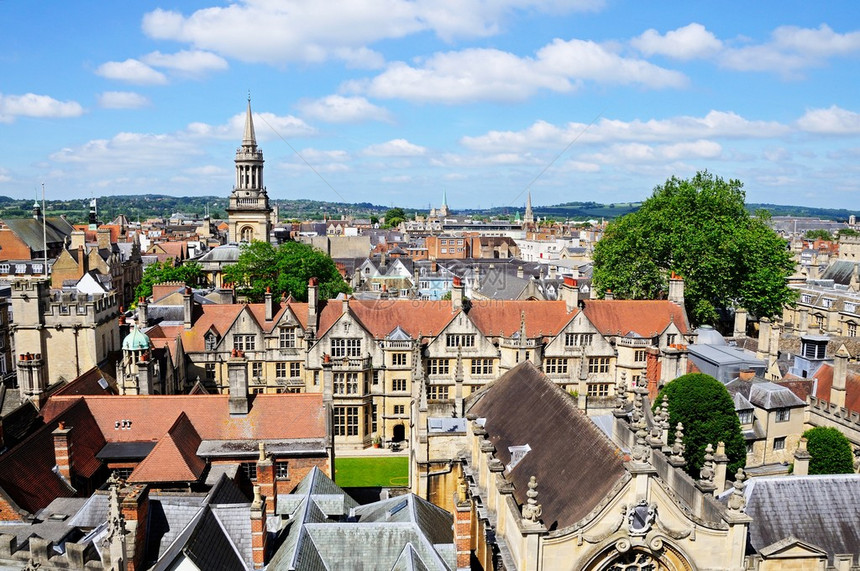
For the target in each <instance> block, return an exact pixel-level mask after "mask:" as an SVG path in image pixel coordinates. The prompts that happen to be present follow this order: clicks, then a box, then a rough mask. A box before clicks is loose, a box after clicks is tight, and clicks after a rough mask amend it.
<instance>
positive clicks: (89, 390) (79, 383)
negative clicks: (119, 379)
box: [53, 367, 116, 395]
mask: <svg viewBox="0 0 860 571" xmlns="http://www.w3.org/2000/svg"><path fill="white" fill-rule="evenodd" d="M101 382H104V384H105V385H106V386H104V387H103V386H102V385H101V384H100V383H101ZM53 394H54V395H110V394H116V381H115V380H114V378H113V377H112V376H110V375H107V374H105V373H104V372H103V371H102V370H101V369H99V368H98V367H93V368H92V369H90V370H89V371H87V372H86V373H84V374H83V375H81V376H80V377H78V378H77V379H75V380H73V381H71V382H69V383H66V384H65V385H63V386H62V387H60V388H59V389H57V390H56V391H54V393H53Z"/></svg>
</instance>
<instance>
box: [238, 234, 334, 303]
mask: <svg viewBox="0 0 860 571" xmlns="http://www.w3.org/2000/svg"><path fill="white" fill-rule="evenodd" d="M310 278H317V279H318V280H319V296H320V298H321V299H329V298H332V297H336V296H337V294H339V293H341V292H343V293H349V292H350V291H351V290H350V288H349V285H347V283H346V282H345V281H343V277H341V275H340V272H338V270H337V266H335V264H334V261H333V260H332V259H331V258H330V257H329V256H327V255H326V254H324V253H323V252H321V251H320V250H317V249H315V248H313V247H312V246H309V245H308V244H302V243H300V242H285V243H283V244H281V245H280V246H278V247H277V248H276V247H274V246H272V245H271V244H269V243H268V242H258V241H255V242H251V243H250V244H246V245H243V246H242V250H241V253H240V254H239V260H238V261H237V262H236V264H234V265H232V266H228V267H227V268H225V269H224V281H225V282H233V283H235V284H237V286H238V291H239V293H241V294H243V295H246V296H247V297H248V299H250V300H251V301H260V300H262V299H263V296H264V294H265V293H266V288H271V291H272V292H276V293H281V292H285V293H288V294H292V296H293V297H294V298H296V299H297V300H299V301H307V299H308V280H309V279H310Z"/></svg>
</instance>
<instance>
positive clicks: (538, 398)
mask: <svg viewBox="0 0 860 571" xmlns="http://www.w3.org/2000/svg"><path fill="white" fill-rule="evenodd" d="M467 406H468V410H469V412H471V413H474V414H476V415H478V417H483V418H486V421H485V423H484V428H485V429H486V430H487V433H488V437H489V439H490V441H491V442H492V443H493V444H494V445H495V447H496V452H495V456H496V458H498V459H499V460H501V461H502V463H503V464H505V465H506V466H507V465H508V464H509V463H510V461H511V451H510V449H509V447H512V446H524V445H526V444H527V445H528V446H529V447H530V450H529V451H528V452H527V453H526V454H525V456H524V457H523V458H522V459H521V460H520V461H519V462H518V463H517V464H516V466H515V467H514V468H513V469H508V470H506V471H505V473H504V475H505V478H506V479H507V481H508V482H510V483H512V484H513V485H514V489H515V491H514V497H515V498H516V500H517V502H518V503H520V504H522V503H524V502H525V501H526V500H527V497H526V491H527V490H528V489H529V488H528V482H529V479H530V478H531V476H535V477H536V478H537V482H538V492H539V494H540V495H539V497H538V503H540V504H541V505H542V506H543V517H542V519H543V521H544V522H545V523H546V525H547V527H549V528H551V529H556V528H559V529H560V528H564V527H567V526H570V525H572V524H574V523H576V522H577V521H579V520H580V519H582V518H583V517H585V516H586V515H587V514H588V513H589V512H591V510H592V509H593V508H594V507H595V506H596V505H597V503H598V502H600V500H602V499H603V498H604V497H605V496H606V495H607V494H608V493H609V492H610V491H611V490H612V488H613V487H614V486H615V485H616V483H617V482H618V481H619V480H620V479H621V478H623V477H625V476H626V474H627V472H626V470H625V469H624V466H623V464H622V458H621V454H620V452H619V451H618V449H617V448H616V447H615V446H614V445H613V444H612V443H611V442H610V441H609V440H608V439H607V437H606V436H605V435H604V434H603V432H601V430H600V429H599V428H598V427H597V426H596V425H595V424H594V423H593V422H592V421H591V420H590V419H589V418H588V417H587V416H586V415H585V414H583V413H582V411H580V410H579V409H578V408H577V407H576V401H575V400H574V399H572V398H571V396H570V395H569V394H567V393H566V392H565V391H564V390H563V389H561V387H559V386H557V385H556V384H555V383H553V382H552V381H551V380H549V379H548V378H547V377H546V376H545V375H544V374H543V373H542V372H541V371H540V370H538V369H537V368H536V367H535V366H534V365H533V364H532V363H531V361H525V362H523V363H520V364H519V365H517V366H516V367H514V368H513V369H511V370H510V371H508V372H507V373H505V374H504V375H502V376H501V377H499V378H498V379H496V380H495V381H493V382H492V383H490V384H489V385H487V386H486V387H484V388H483V389H481V390H480V391H478V392H477V393H475V394H474V395H473V396H471V397H469V402H468V405H467ZM559 442H563V443H564V445H563V446H559V445H558V443H559ZM571 490H574V492H573V493H571Z"/></svg>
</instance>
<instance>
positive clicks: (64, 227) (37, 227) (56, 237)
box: [3, 216, 74, 252]
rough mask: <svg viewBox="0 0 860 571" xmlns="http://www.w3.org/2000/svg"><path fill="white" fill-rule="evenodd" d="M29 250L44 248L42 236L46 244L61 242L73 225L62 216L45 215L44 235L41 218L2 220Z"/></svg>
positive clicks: (72, 228)
mask: <svg viewBox="0 0 860 571" xmlns="http://www.w3.org/2000/svg"><path fill="white" fill-rule="evenodd" d="M3 222H4V223H5V224H6V226H8V227H9V229H10V230H12V232H14V233H15V235H16V236H18V237H19V238H20V239H21V240H22V241H23V242H24V243H25V244H27V246H28V247H29V248H30V249H31V250H36V251H39V252H41V251H42V250H44V249H45V248H44V244H43V241H44V238H47V241H48V244H51V243H52V242H63V241H65V239H66V237H68V236H71V235H72V232H73V231H74V227H73V226H72V225H71V224H69V223H68V222H67V221H66V220H65V219H64V218H61V217H59V216H47V217H46V218H45V235H44V236H43V234H42V220H41V219H39V220H37V219H35V218H9V219H6V220H4V221H3Z"/></svg>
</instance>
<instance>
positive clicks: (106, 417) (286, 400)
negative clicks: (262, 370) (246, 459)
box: [42, 393, 326, 445]
mask: <svg viewBox="0 0 860 571" xmlns="http://www.w3.org/2000/svg"><path fill="white" fill-rule="evenodd" d="M75 398H78V399H81V400H84V401H86V406H87V407H88V408H89V410H90V411H91V413H92V417H93V418H94V419H95V422H96V423H97V425H98V428H99V429H100V430H101V432H102V434H104V438H103V439H102V445H104V442H105V441H108V442H135V441H142V440H159V439H161V437H162V436H164V434H165V432H166V431H167V429H168V427H170V426H171V425H172V424H173V423H174V422H175V421H176V419H177V418H178V417H179V415H180V414H181V413H183V412H184V413H185V414H186V415H187V417H188V420H189V421H191V424H193V425H194V429H195V430H196V431H197V433H198V434H199V435H200V438H201V439H203V440H284V439H299V438H324V437H325V435H326V431H325V409H324V407H323V404H322V395H321V394H312V393H301V394H292V393H284V394H271V395H254V396H253V400H252V404H251V410H250V412H248V414H247V415H240V416H230V413H229V407H228V399H229V398H230V397H229V395H194V396H192V397H189V396H187V395H173V396H162V395H154V396H140V395H138V396H110V397H105V396H83V397H59V398H51V399H50V400H49V401H48V403H47V404H46V405H45V407H43V409H42V410H43V414H44V415H45V419H46V421H48V422H52V421H53V420H54V418H55V415H56V412H57V411H58V410H62V409H63V408H64V407H66V406H68V405H69V402H73V401H74V399H75ZM119 420H127V421H130V422H131V425H130V427H129V428H126V429H121V428H117V427H116V423H117V421H119Z"/></svg>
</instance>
